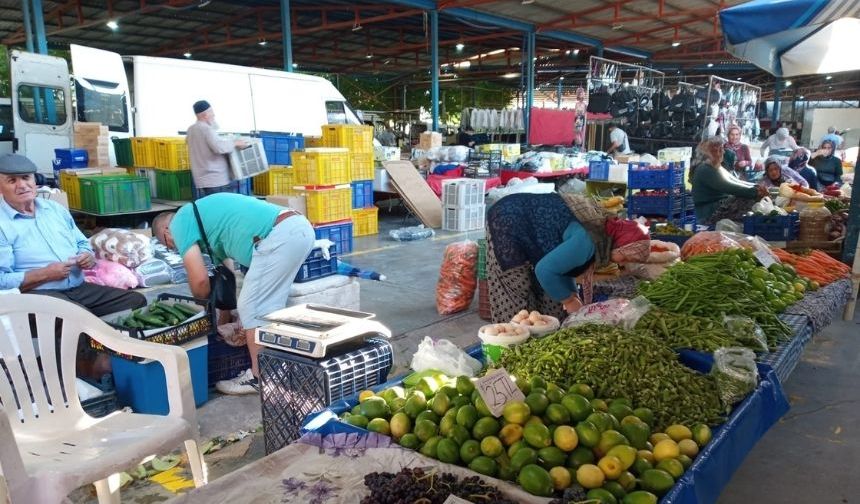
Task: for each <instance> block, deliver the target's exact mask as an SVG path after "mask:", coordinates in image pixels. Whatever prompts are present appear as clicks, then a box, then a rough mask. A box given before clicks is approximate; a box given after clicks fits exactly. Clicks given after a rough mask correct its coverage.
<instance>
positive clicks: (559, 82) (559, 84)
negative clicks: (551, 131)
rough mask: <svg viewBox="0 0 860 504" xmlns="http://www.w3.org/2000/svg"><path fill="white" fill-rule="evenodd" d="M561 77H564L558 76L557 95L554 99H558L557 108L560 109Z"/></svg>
mask: <svg viewBox="0 0 860 504" xmlns="http://www.w3.org/2000/svg"><path fill="white" fill-rule="evenodd" d="M562 79H564V77H559V78H558V96H557V97H556V99H557V100H558V109H559V110H561V85H562V84H563V83H564V81H563V80H562Z"/></svg>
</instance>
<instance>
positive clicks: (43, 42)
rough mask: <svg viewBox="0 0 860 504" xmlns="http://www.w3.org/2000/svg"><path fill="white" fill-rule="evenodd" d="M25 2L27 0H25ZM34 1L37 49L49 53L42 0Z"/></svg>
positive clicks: (42, 52)
mask: <svg viewBox="0 0 860 504" xmlns="http://www.w3.org/2000/svg"><path fill="white" fill-rule="evenodd" d="M24 1H25V2H26V1H27V0H24ZM32 1H33V24H34V25H35V27H36V49H37V50H38V51H39V54H48V39H47V38H46V37H45V16H44V15H43V14H42V0H32Z"/></svg>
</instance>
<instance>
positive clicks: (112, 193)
mask: <svg viewBox="0 0 860 504" xmlns="http://www.w3.org/2000/svg"><path fill="white" fill-rule="evenodd" d="M80 184H81V210H84V211H86V212H89V213H93V214H98V215H112V214H121V213H130V212H140V211H143V210H149V209H150V208H151V207H152V202H151V199H150V192H149V181H148V180H147V179H145V178H143V177H134V176H131V175H110V176H98V177H81V179H80Z"/></svg>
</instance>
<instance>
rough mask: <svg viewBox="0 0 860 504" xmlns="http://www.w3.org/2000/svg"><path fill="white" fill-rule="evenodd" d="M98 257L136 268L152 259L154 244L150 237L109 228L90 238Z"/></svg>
mask: <svg viewBox="0 0 860 504" xmlns="http://www.w3.org/2000/svg"><path fill="white" fill-rule="evenodd" d="M90 244H91V245H92V247H93V251H94V252H95V254H96V257H97V258H99V259H107V260H108V261H113V262H115V263H119V264H122V265H123V266H125V267H126V268H136V267H138V266H140V265H141V264H143V263H145V262H146V261H148V260H150V259H152V246H151V244H150V240H149V238H148V237H146V236H143V235H142V234H139V233H135V232H134V231H129V230H127V229H115V228H107V229H103V230H101V231H99V232H98V233H96V234H94V235H93V236H92V237H91V238H90Z"/></svg>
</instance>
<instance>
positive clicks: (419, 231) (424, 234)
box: [388, 224, 436, 241]
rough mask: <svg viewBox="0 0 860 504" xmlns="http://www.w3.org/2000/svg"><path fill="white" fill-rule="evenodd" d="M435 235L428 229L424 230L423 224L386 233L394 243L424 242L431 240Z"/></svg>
mask: <svg viewBox="0 0 860 504" xmlns="http://www.w3.org/2000/svg"><path fill="white" fill-rule="evenodd" d="M435 235H436V232H435V231H433V230H432V229H430V228H425V227H424V224H421V225H418V226H411V227H402V228H399V229H392V230H391V231H389V232H388V236H390V237H391V239H392V240H396V241H415V240H424V239H427V238H432V237H433V236H435Z"/></svg>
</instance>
